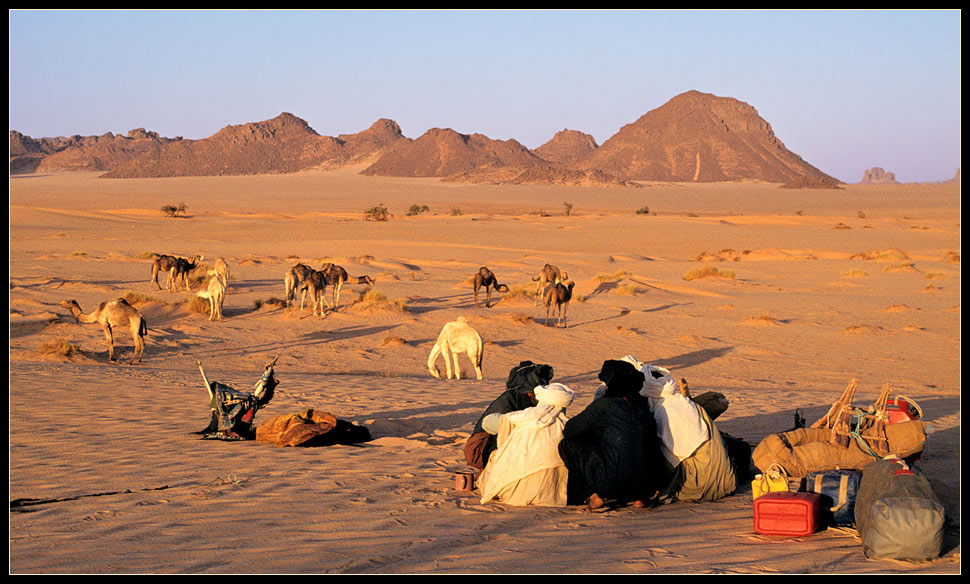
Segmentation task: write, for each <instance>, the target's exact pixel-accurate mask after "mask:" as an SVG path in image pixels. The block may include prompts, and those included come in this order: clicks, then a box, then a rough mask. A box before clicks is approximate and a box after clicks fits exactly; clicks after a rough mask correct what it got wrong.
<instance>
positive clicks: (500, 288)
mask: <svg viewBox="0 0 970 584" xmlns="http://www.w3.org/2000/svg"><path fill="white" fill-rule="evenodd" d="M483 286H484V287H485V308H491V302H492V288H494V289H495V290H496V291H497V292H501V293H503V294H504V293H508V291H509V287H508V286H506V285H505V284H499V283H498V280H496V279H495V274H493V273H492V270H490V269H488V268H486V267H484V266H482V267H481V268H478V272H477V273H476V274H475V306H476V307H478V306H480V304H479V302H478V289H479V288H481V287H483Z"/></svg>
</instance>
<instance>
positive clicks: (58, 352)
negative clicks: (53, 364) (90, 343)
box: [37, 337, 81, 358]
mask: <svg viewBox="0 0 970 584" xmlns="http://www.w3.org/2000/svg"><path fill="white" fill-rule="evenodd" d="M37 352H38V353H39V354H40V355H42V356H45V357H48V356H56V357H67V358H70V357H73V356H75V355H79V354H80V353H81V348H80V347H78V346H77V345H75V344H74V343H72V342H71V341H70V340H69V339H67V338H63V337H62V338H59V339H48V340H46V341H44V342H42V343H41V344H40V346H39V347H38V348H37Z"/></svg>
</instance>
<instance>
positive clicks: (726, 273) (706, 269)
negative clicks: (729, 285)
mask: <svg viewBox="0 0 970 584" xmlns="http://www.w3.org/2000/svg"><path fill="white" fill-rule="evenodd" d="M703 278H726V279H729V280H733V279H734V272H732V271H731V270H720V269H718V268H717V267H715V266H712V265H710V264H708V265H706V266H701V267H698V268H694V269H693V270H691V271H689V272H687V273H686V274H684V279H685V280H687V281H688V282H689V281H691V280H701V279H703Z"/></svg>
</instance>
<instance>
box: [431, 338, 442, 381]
mask: <svg viewBox="0 0 970 584" xmlns="http://www.w3.org/2000/svg"><path fill="white" fill-rule="evenodd" d="M439 355H441V345H439V344H437V343H435V346H434V347H432V348H431V355H430V356H429V357H428V371H430V372H431V376H432V377H434V378H435V379H441V373H439V372H438V366H437V365H436V364H435V360H437V359H438V356H439Z"/></svg>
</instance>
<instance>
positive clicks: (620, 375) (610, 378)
mask: <svg viewBox="0 0 970 584" xmlns="http://www.w3.org/2000/svg"><path fill="white" fill-rule="evenodd" d="M598 377H599V380H600V381H602V382H603V383H605V384H606V395H607V396H610V397H628V396H633V395H637V394H639V393H640V390H641V389H642V388H643V380H644V379H645V377H644V376H643V373H642V372H640V371H639V370H638V369H637V368H636V367H634V366H633V365H631V364H630V363H628V362H626V361H618V360H614V359H611V360H609V361H603V368H602V369H601V370H600V374H599V376H598Z"/></svg>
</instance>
